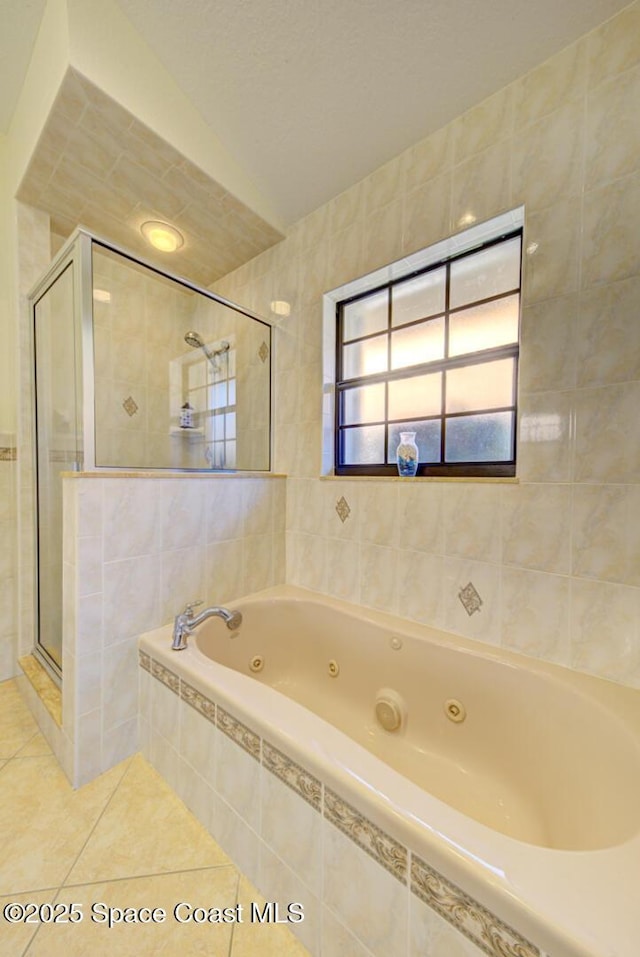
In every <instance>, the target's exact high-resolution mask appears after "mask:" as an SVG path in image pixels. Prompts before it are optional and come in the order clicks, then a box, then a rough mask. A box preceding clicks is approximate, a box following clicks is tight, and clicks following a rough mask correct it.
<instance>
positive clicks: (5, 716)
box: [0, 681, 308, 957]
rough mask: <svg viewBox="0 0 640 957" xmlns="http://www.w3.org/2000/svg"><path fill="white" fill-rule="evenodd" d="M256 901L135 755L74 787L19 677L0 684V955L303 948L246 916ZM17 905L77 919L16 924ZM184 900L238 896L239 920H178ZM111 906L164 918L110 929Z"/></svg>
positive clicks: (205, 954)
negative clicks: (158, 911)
mask: <svg viewBox="0 0 640 957" xmlns="http://www.w3.org/2000/svg"><path fill="white" fill-rule="evenodd" d="M252 901H255V902H258V903H262V898H261V896H260V894H259V893H258V892H257V890H256V889H255V888H254V887H253V886H252V885H251V884H250V882H249V881H248V880H247V879H246V878H245V877H244V876H243V875H242V874H241V873H240V872H239V871H238V870H237V868H236V867H235V866H234V865H233V864H232V863H231V861H230V860H229V858H228V857H227V856H226V855H225V853H224V852H223V851H222V850H221V848H220V847H218V845H217V844H216V843H215V841H214V840H213V839H212V838H211V836H210V835H209V834H208V832H207V831H206V830H205V829H204V828H203V827H202V826H201V825H200V824H199V823H198V821H197V820H196V819H195V818H194V817H193V815H192V814H191V813H190V812H189V811H188V810H187V808H186V807H185V806H184V804H183V803H182V802H181V801H180V800H179V798H177V797H176V795H175V794H174V793H173V791H171V789H170V788H169V787H168V786H167V785H166V784H165V782H164V781H163V780H162V778H161V777H160V776H159V775H158V774H157V773H156V772H155V771H154V769H153V768H152V767H151V766H150V765H149V764H148V763H147V762H146V761H145V760H144V759H143V758H142V757H140V756H139V755H136V756H134V757H133V758H131V759H130V760H129V761H125V762H123V763H122V764H119V765H118V766H117V767H115V768H113V769H112V770H111V771H108V772H107V773H106V774H103V775H101V776H100V777H99V778H98V779H97V780H95V781H93V782H92V783H91V784H88V785H86V786H85V787H83V788H80V789H79V790H77V791H74V790H73V789H72V788H71V787H70V785H69V784H68V782H67V779H66V778H65V776H64V774H63V773H62V771H61V769H60V767H59V765H58V763H57V761H56V759H55V758H54V756H53V755H52V753H51V751H50V749H49V746H48V745H47V743H46V741H45V740H44V738H43V737H42V735H41V734H40V732H39V731H38V728H37V726H36V724H35V722H34V720H33V718H32V717H31V714H30V712H29V710H28V709H27V708H26V706H25V705H24V703H23V701H22V698H21V696H20V693H19V691H18V688H17V686H16V684H15V682H14V681H5V682H1V683H0V957H58V955H64V957H76V955H77V957H85V955H86V954H91V955H92V957H102V955H105V957H106V955H109V957H129V955H134V954H135V955H136V957H147V955H149V957H151V955H153V957H174V955H178V954H180V955H182V954H185V955H188V957H199V955H202V957H254V955H255V957H308V952H307V951H306V950H305V949H304V947H303V946H302V945H301V944H300V943H299V942H298V941H297V940H296V938H295V937H294V936H293V935H292V934H291V933H290V932H289V930H288V929H286V928H285V927H283V926H281V925H277V924H266V923H265V924H261V923H253V924H252V923H251V922H250V921H249V919H248V914H249V905H250V902H252ZM13 902H15V903H16V904H22V905H25V906H26V905H27V904H33V905H41V904H45V905H59V906H58V907H57V908H56V912H59V913H60V914H61V915H62V914H63V910H64V909H63V907H62V905H65V904H66V905H71V904H74V903H75V904H77V905H79V906H78V907H76V908H75V911H76V913H78V914H80V913H81V914H82V920H77V918H76V917H75V916H72V917H71V920H70V922H68V923H49V922H40V923H25V922H22V921H21V922H18V923H15V924H12V923H10V922H9V921H8V920H7V919H6V918H5V916H4V908H5V907H6V905H8V904H11V903H13ZM180 902H184V903H185V905H187V904H188V905H191V906H192V907H193V908H206V909H207V910H209V909H210V908H224V907H229V908H236V907H237V905H242V907H241V909H240V910H239V911H238V910H236V911H235V913H236V914H237V913H240V914H241V915H242V916H243V918H244V920H243V921H242V922H234V923H197V922H195V921H194V920H190V921H187V922H186V923H180V922H179V921H178V920H177V919H176V918H175V917H174V915H173V911H174V908H175V906H176V905H177V904H179V903H180ZM98 905H105V907H104V908H102V907H100V906H98ZM107 907H111V908H120V909H121V910H123V911H124V910H125V909H129V911H128V914H129V916H130V917H133V916H137V914H140V916H144V915H143V914H142V912H141V911H140V909H141V908H150V909H153V908H162V909H164V911H165V912H166V915H167V916H166V920H165V921H164V922H162V923H142V922H136V923H119V924H116V925H115V926H112V927H109V926H108V925H107V922H106V921H104V922H101V921H100V920H98V919H97V918H100V917H101V916H102V915H103V914H106V912H107V911H106V908H107ZM30 909H31V910H35V908H30ZM16 910H18V908H14V909H13V912H15V911H16ZM40 913H42V914H43V915H44V916H45V917H46V916H48V915H49V913H50V911H49V909H48V908H47V907H45V908H43V909H42V910H41V912H40ZM71 913H72V912H71V910H70V909H68V910H67V911H66V912H65V913H64V915H63V916H67V915H69V914H71ZM188 913H189V908H188V907H187V906H184V907H182V908H181V909H180V914H181V916H183V917H184V916H186V915H187V914H188ZM35 916H36V915H34V917H35ZM94 918H95V919H94Z"/></svg>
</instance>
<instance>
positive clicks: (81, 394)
mask: <svg viewBox="0 0 640 957" xmlns="http://www.w3.org/2000/svg"><path fill="white" fill-rule="evenodd" d="M94 243H95V245H97V246H101V247H103V248H104V249H108V250H110V251H111V252H114V253H116V254H117V255H119V256H122V257H123V259H126V260H129V261H130V262H134V263H137V264H138V265H140V266H144V267H145V268H147V269H149V270H151V271H152V272H154V273H157V274H158V275H160V276H164V277H165V278H166V279H170V280H172V281H173V282H176V283H177V284H178V285H180V286H184V287H185V288H186V289H191V290H192V291H193V292H197V293H200V294H201V295H202V296H204V297H205V298H206V299H211V300H213V301H214V302H217V303H219V304H220V305H223V306H227V307H229V308H231V309H233V310H234V311H235V312H239V313H241V314H242V315H245V316H247V317H248V318H249V319H254V320H257V321H258V322H259V323H260V324H261V325H262V326H264V327H265V328H266V329H268V343H269V345H268V348H269V365H270V377H269V446H268V455H269V464H268V467H267V468H266V469H258V470H255V471H258V472H264V473H265V474H269V473H270V472H271V470H272V467H273V458H274V429H273V413H274V407H273V406H274V401H273V397H274V385H275V374H276V368H275V362H274V334H273V329H274V326H275V325H276V323H275V322H274V321H271V320H269V319H268V318H266V317H265V316H260V315H258V313H256V312H254V311H253V310H251V309H248V308H246V307H245V306H241V305H239V304H238V303H235V302H232V301H231V300H230V299H226V298H225V297H224V296H220V295H219V294H218V293H214V292H212V291H211V290H210V289H206V288H205V287H203V286H199V285H197V284H196V283H193V282H191V281H190V280H188V279H186V278H185V277H184V276H178V275H176V274H175V273H172V272H170V271H169V270H167V269H165V268H161V267H159V266H158V265H157V264H156V263H153V262H151V261H150V260H148V259H145V258H144V257H142V256H139V255H137V254H133V253H131V252H130V251H129V250H127V249H125V248H124V247H122V246H119V245H118V244H117V243H112V242H110V241H108V240H105V239H103V238H102V237H100V236H97V235H96V234H95V233H91V232H89V231H88V230H86V229H84V228H82V227H78V228H77V229H76V230H74V232H73V233H72V234H71V236H70V237H69V239H68V240H67V241H66V243H65V244H64V245H63V246H62V247H61V249H60V250H59V252H58V253H57V255H56V256H55V257H54V259H53V261H52V263H51V265H50V266H49V268H48V270H47V272H46V273H45V274H44V276H43V277H42V279H40V280H39V282H38V283H37V284H36V285H35V286H34V287H33V288H32V289H31V291H30V292H29V295H28V300H29V312H30V336H31V342H30V348H31V357H32V376H31V401H32V408H33V421H32V443H31V444H32V463H33V475H34V481H33V504H34V509H35V521H34V536H33V547H34V555H35V561H34V572H33V574H34V578H33V582H34V587H35V592H34V632H35V634H34V644H33V650H34V654H35V655H36V657H37V658H38V660H39V661H40V662H41V663H42V664H43V666H44V667H45V668H46V670H47V671H48V672H49V674H51V676H52V677H53V678H54V680H55V681H56V683H57V684H61V682H62V673H63V672H64V663H63V666H62V669H60V668H59V667H58V665H57V664H56V662H54V661H53V660H52V659H51V658H50V657H49V655H48V654H47V653H46V651H45V650H44V649H43V648H41V647H40V644H39V635H40V610H39V606H40V583H39V552H38V545H39V536H40V533H39V527H38V526H39V523H38V515H39V512H38V461H37V459H38V449H37V422H36V415H37V397H36V376H35V358H36V357H35V307H36V305H37V303H38V301H39V300H40V299H41V298H42V297H43V296H44V294H45V293H46V291H47V290H48V289H49V288H50V287H51V286H52V285H53V283H54V282H55V280H56V279H57V278H58V277H59V276H60V275H62V273H63V272H64V270H65V269H66V268H67V267H68V266H69V265H70V264H71V263H73V264H74V275H73V293H74V298H73V306H74V350H75V378H76V399H78V398H79V399H80V401H79V402H78V401H76V409H75V415H76V439H77V441H79V442H80V443H81V454H80V455H79V456H77V461H76V462H75V466H74V468H73V471H74V472H94V471H96V469H97V468H98V469H100V470H101V471H102V470H104V471H105V472H111V473H117V472H123V473H124V472H130V471H131V469H130V468H127V467H118V466H102V465H101V466H96V461H95V404H94V401H95V387H94V382H95V376H94V371H95V370H94V342H93V245H94ZM136 471H138V470H136ZM153 471H154V473H157V472H167V473H171V472H186V473H193V474H195V473H199V472H200V473H205V474H206V473H211V472H218V471H220V472H225V471H228V472H230V473H233V472H236V471H238V470H237V469H230V470H226V469H211V468H202V469H196V468H187V469H182V468H154V470H153ZM243 471H244V470H243ZM249 471H254V470H249ZM61 560H62V559H61ZM63 631H64V622H63ZM64 647H65V643H64V640H63V641H62V656H63V658H64Z"/></svg>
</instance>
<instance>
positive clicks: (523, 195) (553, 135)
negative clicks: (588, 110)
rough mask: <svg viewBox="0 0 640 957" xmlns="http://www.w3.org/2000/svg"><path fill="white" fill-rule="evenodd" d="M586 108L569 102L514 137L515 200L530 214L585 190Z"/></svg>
mask: <svg viewBox="0 0 640 957" xmlns="http://www.w3.org/2000/svg"><path fill="white" fill-rule="evenodd" d="M583 153H584V107H583V104H582V102H580V101H578V102H576V103H570V104H568V105H567V106H563V107H562V108H561V109H559V110H556V111H555V112H554V113H551V114H549V115H547V116H545V117H544V118H543V119H541V120H538V121H537V122H536V123H532V124H531V125H529V126H526V127H524V128H523V129H522V130H521V131H520V132H519V134H518V136H517V137H515V138H514V146H513V200H514V203H525V205H526V208H527V212H534V211H537V210H540V209H546V208H547V207H549V206H553V205H554V204H555V203H557V202H558V201H559V200H566V199H569V198H570V197H571V196H578V195H579V194H580V192H581V190H582V164H583Z"/></svg>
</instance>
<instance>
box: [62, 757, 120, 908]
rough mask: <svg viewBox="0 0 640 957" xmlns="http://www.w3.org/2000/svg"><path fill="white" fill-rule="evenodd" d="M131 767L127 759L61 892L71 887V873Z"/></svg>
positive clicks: (63, 881)
mask: <svg viewBox="0 0 640 957" xmlns="http://www.w3.org/2000/svg"><path fill="white" fill-rule="evenodd" d="M130 767H131V760H130V759H129V758H127V759H126V767H125V768H124V771H123V773H122V775H121V777H120V779H119V780H118V783H117V784H116V785H115V787H114V789H113V791H112V792H111V794H110V795H109V797H108V798H107V800H106V801H105V804H104V807H103V808H102V811H101V812H100V814H98V816H97V818H96V820H95V821H94V823H93V826H92V827H91V829H90V831H89V833H88V834H87V837H86V839H85V841H84V843H83V845H82V847H81V848H80V850H79V851H78V854H77V855H76V857H75V859H74V861H73V863H72V864H71V866H70V867H69V870H68V871H67V873H66V875H65V877H64V878H63V880H62V881H61V883H60V890H61V889H62V888H63V887H67V886H70V885H67V879H68V878H69V875H70V874H71V872H72V871H73V869H74V867H75V866H76V864H77V863H78V861H79V860H80V858H81V856H82V855H83V854H84V852H85V850H86V849H87V845H88V843H89V841H90V840H91V838H92V837H93V835H94V834H95V832H96V828H97V827H98V824H99V823H100V821H101V820H102V818H103V817H104V815H105V812H106V810H107V808H108V807H109V805H110V804H111V802H112V800H113V798H114V797H115V794H116V792H117V791H118V789H119V788H120V785H121V784H122V782H123V780H124V778H125V777H126V774H127V772H128V771H129V769H130Z"/></svg>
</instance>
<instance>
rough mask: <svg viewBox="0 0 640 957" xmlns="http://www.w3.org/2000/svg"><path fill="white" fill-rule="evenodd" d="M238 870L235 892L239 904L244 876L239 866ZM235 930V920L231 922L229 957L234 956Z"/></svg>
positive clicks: (236, 901)
mask: <svg viewBox="0 0 640 957" xmlns="http://www.w3.org/2000/svg"><path fill="white" fill-rule="evenodd" d="M236 871H237V873H238V877H237V880H236V893H235V903H236V906H237V905H238V904H239V903H240V880H241V878H242V873H241V872H240V870H238V868H236ZM235 930H236V924H235V921H234V922H233V923H232V924H231V934H230V935H229V951H228V954H227V957H232V954H233V938H234V935H235Z"/></svg>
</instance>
